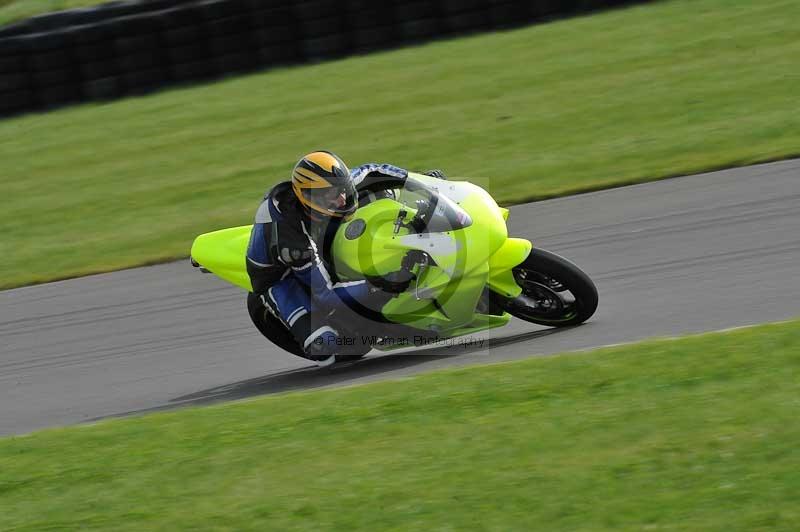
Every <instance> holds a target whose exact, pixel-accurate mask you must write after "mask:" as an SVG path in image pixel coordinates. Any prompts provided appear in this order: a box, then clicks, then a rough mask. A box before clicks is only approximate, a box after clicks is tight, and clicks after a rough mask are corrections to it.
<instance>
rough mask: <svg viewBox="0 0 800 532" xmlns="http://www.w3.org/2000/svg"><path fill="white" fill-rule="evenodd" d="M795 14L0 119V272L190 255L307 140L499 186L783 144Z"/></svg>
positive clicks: (680, 18) (699, 16)
mask: <svg viewBox="0 0 800 532" xmlns="http://www.w3.org/2000/svg"><path fill="white" fill-rule="evenodd" d="M798 19H800V3H798V2H795V1H794V0H764V1H762V2H740V1H732V0H673V1H665V2H659V3H655V4H652V5H644V6H638V7H633V8H630V9H624V10H615V11H609V12H606V13H602V14H599V15H596V16H591V17H584V18H577V19H571V20H565V21H560V22H555V23H552V24H546V25H540V26H534V27H530V28H524V29H520V30H515V31H509V32H500V33H494V34H485V35H479V36H474V37H470V38H462V39H457V40H452V41H443V42H437V43H432V44H428V45H425V46H420V47H416V48H407V49H403V50H398V51H393V52H387V53H380V54H374V55H369V56H365V57H355V58H350V59H346V60H342V61H336V62H330V63H324V64H319V65H313V66H304V67H297V68H289V69H283V70H276V71H272V72H268V73H264V74H258V75H251V76H247V77H242V78H236V79H231V80H228V81H225V82H221V83H217V84H213V85H208V86H199V87H193V88H187V89H182V90H172V91H168V92H163V93H159V94H156V95H152V96H149V97H142V98H135V99H128V100H123V101H119V102H114V103H111V104H105V105H99V104H98V105H85V106H81V107H76V108H70V109H66V110H61V111H58V112H53V113H48V114H42V115H31V116H25V117H20V118H15V119H9V120H5V121H2V122H0V179H2V182H3V183H2V184H3V196H4V198H3V199H4V208H3V209H2V210H1V211H0V226H2V227H3V230H4V235H3V239H2V240H0V254H1V255H2V256H3V257H4V260H3V262H2V264H0V288H8V287H11V286H19V285H23V284H28V283H34V282H42V281H47V280H53V279H56V278H64V277H70V276H76V275H82V274H87V273H92V272H98V271H108V270H113V269H119V268H124V267H129V266H134V265H140V264H145V263H152V262H157V261H163V260H167V259H170V258H177V257H183V256H186V255H187V254H188V250H189V247H190V245H191V242H192V239H193V238H194V236H196V235H197V234H198V233H201V232H204V231H208V230H212V229H219V228H221V227H226V226H232V225H240V224H245V223H249V222H250V220H251V219H252V215H253V211H254V209H255V207H256V205H257V203H258V200H259V198H260V196H261V194H262V192H263V190H264V189H265V188H266V187H267V186H268V185H269V184H271V183H274V182H276V181H279V180H282V179H285V178H286V177H287V176H288V174H289V171H290V169H291V166H292V164H294V162H295V160H296V159H297V158H298V157H299V156H300V155H302V154H303V153H304V152H307V151H309V150H312V149H317V148H323V147H324V148H328V149H331V150H334V151H336V152H338V153H339V154H340V155H342V156H343V157H344V158H345V160H346V161H349V162H350V163H351V164H359V163H361V162H366V161H378V162H384V161H386V162H393V163H395V164H398V165H401V166H405V167H407V168H411V169H426V168H431V167H439V168H443V169H445V170H446V171H447V172H448V173H449V174H450V175H452V176H464V175H466V176H472V177H473V178H477V179H479V180H482V181H480V182H482V183H484V184H486V183H488V188H489V189H490V191H492V192H493V193H494V194H495V195H496V197H497V198H498V199H499V200H500V201H502V202H504V203H514V202H521V201H524V200H530V199H537V198H544V197H550V196H554V195H562V194H567V193H571V192H576V191H584V190H592V189H598V188H603V187H610V186H616V185H622V184H627V183H635V182H640V181H647V180H652V179H657V178H662V177H664V176H669V175H676V174H688V173H694V172H698V171H701V170H706V169H710V168H720V167H725V166H733V165H742V164H747V163H752V162H757V161H764V160H773V159H779V158H785V157H788V156H790V155H792V154H797V153H798V152H800V106H798V105H797V87H798V82H800V77H798V70H797V68H796V66H797V65H796V60H795V59H796V58H797V57H798V56H800V39H798V38H797V37H798V33H797V30H796V27H795V26H794V25H792V24H790V23H789V21H791V20H798ZM487 180H488V181H487Z"/></svg>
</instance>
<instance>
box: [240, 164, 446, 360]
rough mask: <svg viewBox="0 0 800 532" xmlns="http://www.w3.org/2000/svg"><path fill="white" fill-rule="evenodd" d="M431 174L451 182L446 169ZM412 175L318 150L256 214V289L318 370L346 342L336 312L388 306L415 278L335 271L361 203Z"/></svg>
mask: <svg viewBox="0 0 800 532" xmlns="http://www.w3.org/2000/svg"><path fill="white" fill-rule="evenodd" d="M428 175H432V176H434V177H439V178H442V179H444V175H443V174H442V173H441V172H440V171H438V170H434V171H431V172H429V173H428ZM407 177H408V171H407V170H404V169H402V168H398V167H396V166H392V165H389V164H364V165H362V166H359V167H357V168H354V169H353V170H352V171H350V170H348V168H347V166H346V165H345V164H344V162H343V161H342V160H341V159H340V158H339V157H337V156H336V155H334V154H333V153H330V152H327V151H315V152H312V153H309V154H308V155H306V156H304V157H303V158H302V159H300V161H298V163H297V164H296V165H295V167H294V170H293V171H292V178H291V181H286V182H283V183H279V184H277V185H275V186H274V187H273V188H272V189H271V190H269V191H268V192H267V194H266V195H265V196H264V200H263V201H262V203H261V205H260V206H259V208H258V211H257V212H256V216H255V223H254V225H253V229H252V232H251V234H250V243H249V245H248V248H247V261H246V262H247V273H248V274H249V276H250V280H251V283H252V286H253V292H254V293H255V294H257V295H259V297H260V299H261V302H262V303H263V304H264V305H265V306H266V307H267V309H268V310H269V311H271V312H272V313H273V314H274V315H275V316H276V317H278V318H279V319H280V320H281V321H282V322H283V323H284V324H285V325H286V327H287V328H288V329H289V331H290V332H291V333H292V335H293V336H294V338H295V340H296V341H297V342H298V344H299V345H300V346H302V348H303V351H304V352H305V354H306V356H307V358H309V359H310V360H313V361H315V362H317V364H318V365H321V366H326V365H329V364H332V363H333V362H334V361H335V355H336V353H337V351H338V350H339V346H340V345H341V343H342V342H341V341H340V333H339V331H337V330H336V329H335V328H334V327H332V326H331V324H330V320H329V317H330V316H331V314H333V313H335V312H352V309H354V308H360V309H365V308H366V309H369V308H372V307H375V306H376V305H377V306H378V307H380V306H382V305H383V304H384V303H385V302H386V301H388V298H389V297H392V295H393V293H400V292H403V291H405V290H406V289H407V288H408V286H409V283H410V282H411V280H412V277H410V276H409V275H408V274H407V272H395V274H390V275H389V276H387V278H389V279H391V282H386V283H381V286H380V287H377V286H374V285H372V284H370V283H368V282H367V281H355V282H344V283H343V282H337V280H336V279H335V277H334V276H333V275H331V271H332V270H331V268H330V267H329V266H330V264H331V257H330V247H331V243H332V241H333V237H334V235H335V234H336V230H337V229H338V227H339V225H340V224H341V223H342V222H343V221H345V220H347V219H348V218H349V217H350V216H351V215H352V214H353V213H354V212H355V211H356V209H357V208H358V205H359V199H360V200H361V202H362V204H363V203H365V202H369V201H374V200H375V199H380V198H381V197H387V196H391V195H392V194H393V193H392V191H391V189H392V188H401V187H402V186H403V184H404V183H405V180H406V178H407ZM378 310H380V309H379V308H378Z"/></svg>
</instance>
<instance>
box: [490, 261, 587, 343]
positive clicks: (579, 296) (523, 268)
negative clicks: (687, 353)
mask: <svg viewBox="0 0 800 532" xmlns="http://www.w3.org/2000/svg"><path fill="white" fill-rule="evenodd" d="M512 272H513V273H514V279H516V281H517V284H519V286H520V288H522V293H521V294H520V295H519V296H518V297H515V298H513V299H502V300H501V301H499V303H500V305H501V307H502V308H503V310H505V311H506V312H508V313H509V314H511V315H512V316H514V317H516V318H519V319H521V320H525V321H529V322H531V323H536V324H539V325H546V326H550V327H567V326H570V325H578V324H579V323H583V322H584V321H586V320H588V319H589V318H590V317H591V316H592V315H593V314H594V312H595V310H597V302H598V296H597V288H596V287H595V286H594V283H593V282H592V280H591V279H590V278H589V276H588V275H586V274H585V273H584V272H583V271H582V270H581V269H580V268H578V267H577V266H576V265H574V264H573V263H571V262H570V261H568V260H567V259H565V258H564V257H560V256H558V255H556V254H555V253H551V252H549V251H546V250H544V249H538V248H534V249H533V250H532V251H531V253H530V255H528V258H527V259H525V262H523V263H522V264H520V265H519V266H517V267H516V268H514V269H513V270H512Z"/></svg>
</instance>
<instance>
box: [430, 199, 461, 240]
mask: <svg viewBox="0 0 800 532" xmlns="http://www.w3.org/2000/svg"><path fill="white" fill-rule="evenodd" d="M437 197H438V200H439V201H438V203H437V204H436V208H435V209H434V210H433V215H432V216H431V219H430V220H428V223H427V225H426V227H425V232H427V233H445V232H447V231H455V230H457V229H464V228H465V227H469V226H470V225H472V218H471V217H470V215H469V214H467V211H465V210H464V209H462V208H461V207H460V206H459V205H458V204H456V203H455V202H454V201H453V200H451V199H450V198H448V197H447V196H444V195H442V194H438V195H437Z"/></svg>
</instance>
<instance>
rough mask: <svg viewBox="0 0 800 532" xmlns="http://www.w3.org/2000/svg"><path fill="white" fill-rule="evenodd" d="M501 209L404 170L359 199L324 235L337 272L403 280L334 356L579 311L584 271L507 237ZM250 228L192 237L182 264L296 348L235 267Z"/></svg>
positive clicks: (554, 322)
mask: <svg viewBox="0 0 800 532" xmlns="http://www.w3.org/2000/svg"><path fill="white" fill-rule="evenodd" d="M508 215H509V211H508V209H505V208H502V207H500V206H498V205H497V203H496V202H495V200H494V199H493V198H492V197H491V195H490V194H489V193H488V192H487V191H486V190H484V189H483V188H481V187H479V186H477V185H475V184H473V183H470V182H467V181H446V180H442V179H438V178H435V177H430V176H427V175H423V174H417V173H413V172H409V176H408V178H407V180H406V182H405V185H404V187H403V188H402V189H400V190H394V191H392V193H391V195H390V196H388V197H384V198H381V199H377V200H375V201H372V202H369V203H367V204H366V205H363V206H361V207H360V208H359V209H358V210H357V211H356V213H355V214H354V215H353V216H352V217H351V218H350V219H349V220H348V221H345V222H343V223H342V224H341V225H340V226H339V228H338V230H337V231H336V234H335V236H334V238H333V242H332V245H331V255H332V259H333V260H332V269H333V271H334V273H335V275H336V277H337V278H338V280H339V281H342V282H344V281H355V280H362V279H366V280H368V281H370V282H373V283H375V284H376V285H377V286H380V281H381V279H384V278H385V276H387V275H389V274H390V273H392V272H395V275H396V272H405V273H407V274H408V275H409V278H410V279H411V280H412V282H411V283H410V285H409V286H408V289H407V290H406V291H404V292H402V293H400V294H398V295H396V296H394V297H391V298H390V299H389V300H388V302H386V303H385V304H383V305H382V307H381V308H380V309H379V314H380V316H379V317H378V319H377V320H376V319H375V317H374V316H373V317H372V318H371V319H372V322H373V323H374V326H373V325H371V326H370V331H371V332H372V333H373V334H371V336H370V338H372V339H373V340H374V341H369V342H353V344H355V345H347V346H343V347H342V349H341V354H340V355H337V361H339V360H352V359H356V358H360V357H362V356H364V355H365V354H366V353H367V352H369V351H370V350H371V349H372V348H376V349H379V350H383V351H386V350H390V349H395V348H397V347H408V346H409V345H416V344H417V343H419V340H423V341H424V342H429V341H431V340H450V339H454V338H457V337H460V336H465V335H470V334H473V333H476V332H479V331H484V330H486V329H492V328H496V327H502V326H504V325H506V324H507V323H508V322H509V320H510V319H511V317H512V316H513V317H516V318H519V319H522V320H525V321H528V322H532V323H536V324H539V325H545V326H551V327H566V326H572V325H577V324H580V323H582V322H584V321H586V320H587V319H589V318H590V317H591V316H592V314H594V312H595V310H596V308H597V303H598V296H597V289H596V288H595V285H594V283H593V282H592V280H591V279H590V278H589V276H587V275H586V274H585V273H584V272H583V271H581V270H580V269H579V268H578V267H577V266H576V265H575V264H573V263H572V262H570V261H568V260H567V259H565V258H562V257H560V256H558V255H556V254H554V253H551V252H549V251H546V250H544V249H539V248H534V247H533V245H532V244H531V242H530V241H528V240H526V239H522V238H513V237H509V236H508V230H507V226H506V221H507V219H508ZM251 227H252V226H249V225H248V226H241V227H234V228H230V229H223V230H220V231H214V232H211V233H206V234H202V235H200V236H198V237H197V238H196V239H195V241H194V243H193V245H192V249H191V262H192V265H194V266H196V267H199V268H201V270H202V271H204V272H211V273H213V274H215V275H217V276H218V277H220V278H222V279H224V280H225V281H228V282H230V283H232V284H234V285H236V286H238V287H240V288H243V289H244V290H246V291H248V292H249V294H248V298H247V306H248V311H249V313H250V317H251V318H252V320H253V323H254V324H255V326H256V327H257V328H258V330H259V331H260V332H261V333H262V334H263V335H264V336H266V337H267V338H268V339H269V340H270V341H272V342H273V343H275V344H276V345H278V346H279V347H281V348H283V349H284V350H286V351H289V352H290V353H293V354H295V355H298V356H304V353H303V349H302V347H301V346H300V345H299V344H298V342H297V341H296V340H295V339H294V337H293V336H292V335H291V334H290V333H289V330H288V328H287V326H286V325H285V324H284V322H283V321H282V320H280V319H279V318H278V317H276V316H275V315H273V314H272V313H271V312H270V311H269V309H268V308H266V307H265V306H264V305H263V304H262V302H261V301H260V299H259V298H258V297H256V296H255V294H253V293H252V287H251V284H250V278H249V276H248V274H247V270H246V266H245V253H246V250H247V245H248V242H249V239H250V229H251ZM330 318H331V319H335V316H331V317H330ZM348 323H353V322H352V320H347V319H345V320H342V321H341V322H339V323H337V324H336V325H337V330H339V331H340V333H342V332H343V333H344V334H343V336H344V337H347V336H348V334H351V335H357V334H359V333H363V329H362V330H361V331H348V330H347V327H348ZM362 327H363V325H362ZM362 338H363V334H362ZM410 338H414V339H415V341H414V342H411V341H409V339H410Z"/></svg>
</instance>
